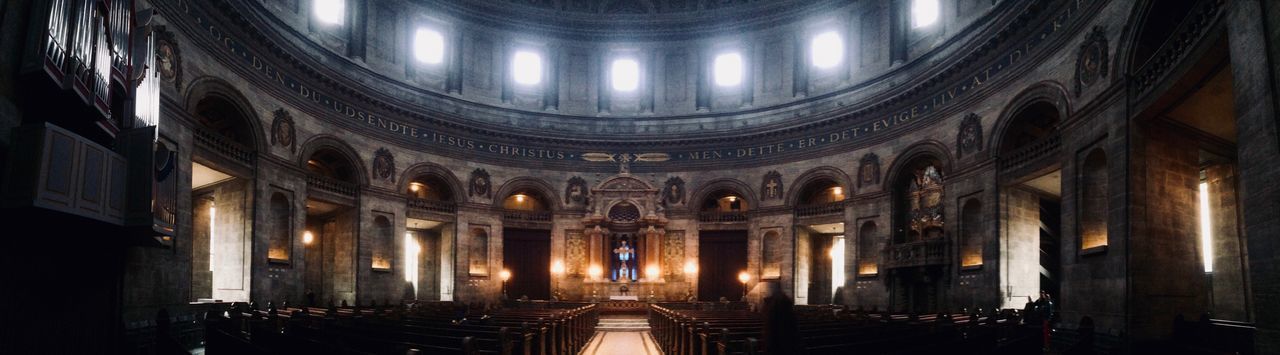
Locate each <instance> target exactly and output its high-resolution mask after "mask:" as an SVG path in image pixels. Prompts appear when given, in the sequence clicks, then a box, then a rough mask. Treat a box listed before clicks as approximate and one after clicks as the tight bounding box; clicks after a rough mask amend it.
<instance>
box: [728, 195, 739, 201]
mask: <svg viewBox="0 0 1280 355" xmlns="http://www.w3.org/2000/svg"><path fill="white" fill-rule="evenodd" d="M728 199H729V202H734V201H737V200H738V196H732V195H730V196H729V197H728Z"/></svg>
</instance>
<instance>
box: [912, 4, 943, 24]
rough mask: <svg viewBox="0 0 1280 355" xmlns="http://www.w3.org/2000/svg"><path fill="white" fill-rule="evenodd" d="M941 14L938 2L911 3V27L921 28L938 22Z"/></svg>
mask: <svg viewBox="0 0 1280 355" xmlns="http://www.w3.org/2000/svg"><path fill="white" fill-rule="evenodd" d="M941 14H942V5H941V4H938V0H912V1H911V27H912V28H921V27H926V26H929V25H932V24H934V23H936V22H938V17H940V16H941Z"/></svg>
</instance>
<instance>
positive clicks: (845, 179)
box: [786, 166, 854, 207]
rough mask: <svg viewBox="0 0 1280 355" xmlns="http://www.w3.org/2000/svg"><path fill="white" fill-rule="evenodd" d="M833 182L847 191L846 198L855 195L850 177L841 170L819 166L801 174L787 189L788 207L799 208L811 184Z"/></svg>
mask: <svg viewBox="0 0 1280 355" xmlns="http://www.w3.org/2000/svg"><path fill="white" fill-rule="evenodd" d="M824 179H826V180H832V181H835V182H836V184H839V185H840V186H841V187H842V188H844V190H845V196H850V195H853V193H854V191H853V186H854V185H853V180H850V179H849V175H848V174H845V173H844V171H842V170H840V168H837V167H834V166H819V167H816V168H813V169H809V171H806V172H804V173H803V174H800V176H798V177H796V179H795V180H792V181H791V187H788V188H787V199H786V201H787V205H789V206H793V207H794V206H798V205H799V204H800V199H801V198H802V196H800V195H801V194H802V193H803V192H804V190H805V188H807V187H809V184H810V183H813V182H815V181H821V180H824Z"/></svg>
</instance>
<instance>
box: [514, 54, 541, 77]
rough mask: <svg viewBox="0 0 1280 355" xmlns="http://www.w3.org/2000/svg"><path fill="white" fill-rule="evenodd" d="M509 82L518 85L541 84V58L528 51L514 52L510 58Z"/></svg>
mask: <svg viewBox="0 0 1280 355" xmlns="http://www.w3.org/2000/svg"><path fill="white" fill-rule="evenodd" d="M511 80H513V81H515V82H516V84H520V85H538V84H540V83H542V56H541V55H538V53H534V52H530V51H523V50H522V51H516V54H515V55H514V56H512V58H511Z"/></svg>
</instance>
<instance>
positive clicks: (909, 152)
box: [881, 140, 955, 191]
mask: <svg viewBox="0 0 1280 355" xmlns="http://www.w3.org/2000/svg"><path fill="white" fill-rule="evenodd" d="M951 151H952V150H949V149H947V146H946V145H944V144H942V142H939V141H935V140H925V141H921V142H917V143H916V144H912V145H911V146H910V147H907V149H906V150H904V151H902V154H898V155H897V156H895V157H894V158H893V163H892V164H890V165H889V170H888V171H889V174H888V175H886V176H885V179H884V180H883V182H881V185H885V186H886V187H885V191H891V190H892V188H893V184H894V183H896V182H897V181H898V180H899V179H900V178H901V177H902V173H903V172H902V171H903V170H904V169H905V167H906V166H907V164H908V163H910V162H912V161H915V160H916V159H918V158H921V157H932V158H934V159H937V160H938V162H940V163H941V165H942V166H940V167H939V168H941V169H942V175H943V176H944V177H945V176H947V175H948V174H950V173H951V171H952V167H953V166H955V165H954V160H953V158H952V156H951V154H950V152H951Z"/></svg>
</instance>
